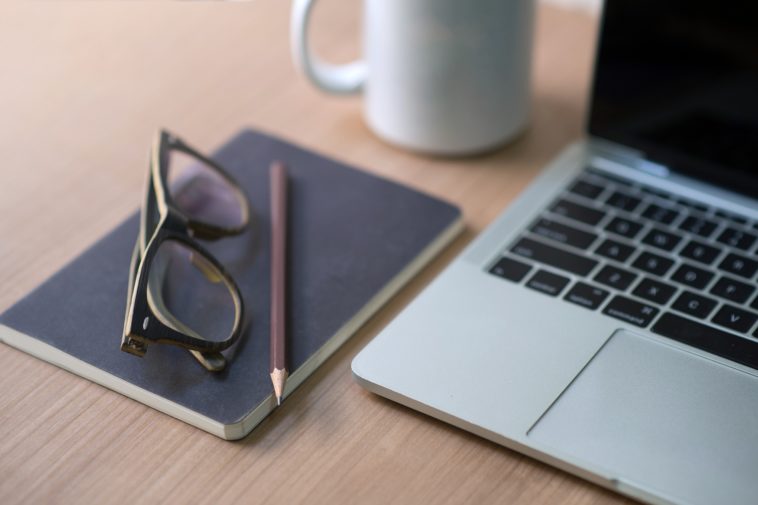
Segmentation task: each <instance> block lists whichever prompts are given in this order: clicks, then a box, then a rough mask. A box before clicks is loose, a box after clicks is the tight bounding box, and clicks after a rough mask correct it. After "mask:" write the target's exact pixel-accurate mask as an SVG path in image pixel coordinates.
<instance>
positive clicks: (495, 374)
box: [352, 0, 758, 504]
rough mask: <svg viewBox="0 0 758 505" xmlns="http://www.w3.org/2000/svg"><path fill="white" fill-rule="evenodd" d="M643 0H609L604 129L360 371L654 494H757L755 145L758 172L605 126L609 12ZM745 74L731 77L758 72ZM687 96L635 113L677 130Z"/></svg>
mask: <svg viewBox="0 0 758 505" xmlns="http://www.w3.org/2000/svg"><path fill="white" fill-rule="evenodd" d="M637 3H638V2H635V1H634V0H609V2H607V4H606V12H605V14H604V16H605V17H604V33H603V35H602V37H601V47H600V50H599V55H598V58H599V62H598V65H597V68H596V82H595V91H594V96H593V107H594V108H595V110H594V111H593V112H592V115H593V116H592V119H591V122H592V124H591V126H590V132H591V133H590V135H589V136H588V140H585V141H581V142H578V143H576V144H574V145H572V146H569V147H568V148H566V149H565V150H564V151H563V153H562V154H561V155H560V156H559V157H558V158H557V159H556V160H555V161H554V162H552V163H551V164H550V165H549V166H548V167H547V168H546V170H545V171H544V172H543V174H542V175H541V176H540V177H539V178H538V179H537V180H536V181H534V182H533V183H532V184H531V185H530V187H529V188H528V189H527V190H526V191H525V192H524V193H523V194H522V195H520V197H519V198H518V199H517V200H516V201H515V202H514V203H513V204H512V205H511V206H510V207H509V208H508V209H507V210H506V211H505V212H503V213H502V214H501V215H500V216H499V217H498V218H497V219H496V220H495V222H494V223H492V224H491V225H490V226H489V227H488V228H487V229H486V230H485V231H484V232H483V233H482V234H481V235H480V236H479V237H478V238H477V239H476V240H474V242H473V243H471V244H470V245H469V246H468V248H467V249H466V250H465V251H464V252H463V253H462V254H461V255H460V256H459V257H458V258H457V259H455V260H454V261H453V262H452V263H451V264H450V265H449V267H448V268H447V269H446V270H445V271H444V272H443V273H442V274H441V275H440V276H439V277H438V278H437V279H436V280H435V281H434V282H433V283H432V284H431V285H430V286H429V287H428V288H427V289H426V290H425V291H424V292H423V293H422V294H421V295H419V296H418V297H417V298H416V299H415V300H414V301H413V302H412V303H411V304H410V305H409V306H408V307H407V308H406V309H405V310H404V311H403V312H402V313H401V314H400V315H399V316H398V317H397V318H396V319H395V320H394V321H393V322H392V323H391V324H390V325H389V326H388V327H387V328H385V329H384V330H383V331H382V332H381V334H380V335H378V336H377V337H376V338H375V339H374V340H373V341H372V342H371V343H369V345H368V346H367V347H366V348H365V349H364V350H363V351H361V353H360V354H359V355H358V356H357V357H356V358H355V360H354V361H353V365H352V368H353V373H354V376H355V378H356V380H357V381H358V382H359V383H360V384H361V385H362V386H364V387H365V388H367V389H369V390H370V391H373V392H375V393H377V394H380V395H382V396H385V397H387V398H390V399H392V400H395V401H397V402H399V403H401V404H403V405H406V406H408V407H411V408H413V409H416V410H419V411H421V412H424V413H426V414H429V415H431V416H434V417H436V418H439V419H442V420H444V421H446V422H449V423H451V424H454V425H456V426H458V427H461V428H463V429H465V430H468V431H471V432H473V433H476V434H478V435H480V436H482V437H484V438H487V439H489V440H492V441H494V442H496V443H499V444H502V445H504V446H506V447H509V448H512V449H515V450H517V451H519V452H522V453H525V454H527V455H530V456H532V457H534V458H536V459H539V460H541V461H544V462H547V463H549V464H551V465H554V466H556V467H559V468H561V469H564V470H566V471H569V472H571V473H573V474H576V475H578V476H581V477H583V478H586V479H588V480H590V481H592V482H595V483H597V484H599V485H602V486H605V487H608V488H610V489H613V490H616V491H618V492H620V493H623V494H626V495H629V496H632V497H635V498H638V499H641V500H644V501H649V502H652V503H693V504H701V503H702V504H709V503H746V504H747V503H750V504H754V503H758V478H756V472H758V372H757V371H756V369H758V338H757V337H756V335H758V299H756V297H757V296H758V291H756V289H755V287H756V273H758V263H756V261H758V254H756V252H757V251H756V249H758V206H757V205H756V198H755V194H756V193H754V186H752V185H751V183H750V181H751V180H752V183H753V184H756V182H758V161H757V162H756V164H755V165H754V166H755V171H756V172H755V173H751V172H749V171H748V172H746V171H745V170H742V172H739V171H730V170H731V167H728V168H725V169H722V168H718V167H715V168H714V166H713V165H709V166H708V168H709V169H710V170H711V172H708V171H707V170H706V169H705V168H703V167H702V166H701V167H698V168H699V169H701V171H698V170H695V169H693V170H678V169H674V168H672V167H671V166H669V165H668V164H667V163H662V162H660V158H659V157H657V156H656V157H654V159H653V160H651V156H650V152H649V151H647V150H640V149H636V148H634V147H629V146H627V145H624V144H623V143H620V142H616V141H614V139H613V138H611V139H610V140H609V137H614V135H615V133H616V132H618V131H620V130H613V132H612V134H611V135H604V136H603V137H604V138H600V136H598V135H595V132H594V131H593V128H594V129H597V128H600V129H601V130H602V127H598V126H597V122H596V119H597V118H596V116H595V114H596V113H597V114H599V113H598V112H597V110H598V107H601V105H602V104H600V105H598V103H599V101H600V98H599V97H598V94H602V93H603V92H604V91H603V89H601V87H602V86H601V85H602V84H603V83H602V79H603V75H602V74H603V72H604V68H603V66H604V65H608V58H609V55H608V54H603V50H604V49H603V46H604V45H605V44H606V43H608V44H610V42H609V40H608V39H606V37H610V35H608V30H609V29H610V28H613V27H615V26H616V25H617V24H618V21H616V20H614V16H616V17H617V18H621V17H623V16H624V15H626V16H627V17H628V12H625V11H624V9H625V8H627V9H628V8H633V7H631V6H632V5H634V4H637ZM643 3H644V2H643ZM693 3H695V4H697V2H693ZM645 5H647V4H646V3H645ZM656 5H660V3H658V4H656ZM681 8H682V7H681V5H679V6H677V9H678V10H677V12H676V13H675V14H676V15H677V16H679V17H681V16H682V14H681ZM743 9H744V11H745V12H744V13H743V17H745V18H747V19H748V21H749V22H755V21H758V18H750V16H753V15H755V13H756V9H755V8H753V7H752V6H747V3H745V6H744V7H743ZM672 10H673V8H672ZM672 15H673V14H672ZM698 15H699V14H698ZM695 17H697V15H696V16H695ZM700 21H701V18H698V22H700ZM614 23H615V24H614ZM698 26H700V29H701V32H702V23H701V24H700V25H698ZM735 31H737V29H735ZM755 38H756V37H755V35H753V39H755ZM742 43H743V44H744V43H745V42H744V39H743V40H742ZM753 43H754V47H758V43H755V40H754V41H753ZM748 48H749V47H748ZM748 54H750V53H749V52H748ZM752 54H753V55H752V56H750V57H749V58H753V61H752V62H753V63H756V60H758V52H756V53H752ZM604 58H605V59H604ZM756 66H758V63H756ZM709 71H712V69H709ZM752 71H754V69H753V70H751V72H752ZM753 77H754V75H753V74H750V73H749V74H748V77H747V78H745V79H743V81H744V80H749V79H752V78H753ZM730 79H731V76H730ZM743 81H741V82H737V83H734V82H730V83H729V84H728V86H731V90H732V94H737V95H739V93H740V92H741V91H740V90H742V89H747V90H751V89H754V90H755V89H758V87H756V88H752V86H746V85H745V82H743ZM756 82H758V80H757V81H756ZM598 83H600V84H598ZM749 84H751V83H749ZM599 86H600V87H599ZM657 92H658V91H657V90H656V93H657ZM747 93H748V95H746V97H747V98H746V104H745V105H743V106H742V109H744V110H743V112H745V116H744V117H739V118H738V119H736V120H735V121H734V123H733V124H732V126H733V125H734V124H737V125H738V126H740V127H744V125H745V124H747V127H748V137H746V138H751V137H749V135H750V131H751V130H749V128H750V127H755V128H756V131H758V114H753V113H754V112H755V113H758V105H756V100H755V99H754V98H753V99H752V100H753V101H752V102H751V101H750V100H751V99H750V96H749V94H750V93H758V91H747ZM708 94H709V96H708V97H707V98H705V99H704V101H705V102H707V103H708V104H711V103H717V104H718V103H720V100H718V99H714V98H713V93H712V92H711V91H708ZM693 96H695V95H693ZM697 96H702V93H701V90H698V95H697ZM702 103H703V101H701V102H700V103H698V104H697V107H699V108H702ZM685 105H687V104H685ZM730 107H732V106H731V105H729V106H728V107H726V109H729V108H730ZM664 109H665V108H664ZM671 109H672V110H674V112H671V114H669V115H668V116H667V111H666V110H660V108H657V109H656V114H655V115H656V117H655V118H653V119H651V118H649V117H648V118H643V119H644V121H641V120H640V117H639V115H637V116H635V118H634V120H635V124H636V125H637V126H639V125H640V124H643V123H645V121H648V123H645V124H644V126H642V127H640V131H642V130H644V131H645V132H646V135H648V132H649V131H655V132H656V134H655V135H653V137H656V136H657V137H656V138H658V139H661V138H662V139H665V140H666V141H670V140H671V139H674V140H676V134H670V131H671V130H672V129H673V131H677V132H678V131H681V129H680V126H679V124H680V123H681V118H683V117H684V118H685V119H686V121H685V123H686V124H688V125H692V124H693V120H691V119H690V118H691V117H692V116H691V115H690V114H691V112H692V111H691V110H690V109H688V108H687V107H685V106H682V105H681V104H672V106H671ZM698 110H700V109H698ZM659 112H660V113H659ZM722 112H723V111H722ZM614 113H615V112H614ZM635 113H636V111H635ZM739 113H740V111H737V112H735V114H737V115H739ZM720 114H721V113H720ZM729 114H731V112H730V111H727V112H723V114H722V115H721V116H720V117H719V118H718V119H719V120H720V121H721V120H724V117H726V116H728V115H729ZM610 116H611V117H613V114H611V115H610ZM729 117H730V118H731V117H732V116H729ZM735 117H736V116H735ZM751 117H752V118H753V121H755V122H754V123H752V124H751V123H750V118H751ZM661 118H663V119H661ZM746 118H747V119H746ZM701 119H702V118H701ZM698 121H700V119H698V120H697V121H694V122H695V123H697V124H698V125H700V126H702V127H703V128H706V130H707V128H708V127H709V125H712V124H714V123H713V122H709V121H708V120H704V121H700V122H698ZM650 125H653V126H650ZM661 125H664V126H665V125H669V126H670V125H673V126H672V127H671V128H669V129H668V130H667V129H666V128H668V126H666V127H663V126H661ZM637 126H635V128H636V127H637ZM649 126H650V127H649ZM648 127H649V128H648ZM730 127H731V126H730ZM719 130H720V131H721V132H724V131H726V132H727V133H730V135H731V132H732V130H728V128H726V127H721V126H719ZM734 131H743V130H734ZM661 132H663V133H661ZM626 134H627V132H624V133H623V135H626ZM718 134H719V133H718V132H716V133H711V135H713V136H715V135H718ZM693 135H694V134H693ZM732 136H733V135H732ZM648 137H650V135H648ZM714 138H715V137H714ZM730 138H731V137H730ZM727 147H728V148H729V147H730V146H727ZM747 149H748V151H749V149H751V147H750V146H747ZM753 149H754V150H755V146H753ZM756 153H757V154H758V151H756ZM664 154H666V153H664ZM741 155H743V154H741ZM709 156H710V155H709ZM714 156H715V157H713V156H712V157H711V158H709V159H710V161H713V160H714V159H718V156H717V155H714ZM726 156H727V159H729V160H730V161H734V160H735V159H737V160H738V162H739V163H741V161H740V160H742V158H739V159H738V158H735V157H734V156H733V155H732V154H731V153H729V154H727V155H726ZM662 158H664V159H674V158H675V157H671V158H669V157H667V156H665V155H664V156H662ZM756 160H758V157H756ZM503 170H504V171H505V170H507V167H503ZM704 174H706V175H707V174H710V175H712V176H713V177H710V175H709V176H708V177H705V176H704ZM732 176H733V177H732ZM716 179H718V182H719V184H718V185H717V184H714V183H713V181H714V180H716ZM725 180H726V186H725V185H724V184H722V182H724V181H725ZM730 181H731V183H732V187H731V188H727V187H728V186H729V183H730ZM743 181H744V182H743ZM735 183H739V184H735ZM757 185H758V184H757ZM734 189H737V190H734Z"/></svg>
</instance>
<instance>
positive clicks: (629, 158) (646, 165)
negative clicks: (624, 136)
mask: <svg viewBox="0 0 758 505" xmlns="http://www.w3.org/2000/svg"><path fill="white" fill-rule="evenodd" d="M590 143H591V145H592V152H593V154H594V155H595V156H599V157H601V158H605V159H607V160H610V161H614V162H616V163H619V164H621V165H624V166H627V167H631V168H634V169H637V170H640V171H642V172H645V173H647V174H651V175H655V176H657V177H668V175H669V174H670V173H671V170H669V168H668V167H667V166H666V165H663V164H661V163H656V162H654V161H651V160H648V159H647V158H645V153H644V152H642V151H640V150H638V149H632V148H630V147H626V146H624V145H623V144H617V143H615V142H611V141H609V140H604V139H601V138H597V137H591V138H590Z"/></svg>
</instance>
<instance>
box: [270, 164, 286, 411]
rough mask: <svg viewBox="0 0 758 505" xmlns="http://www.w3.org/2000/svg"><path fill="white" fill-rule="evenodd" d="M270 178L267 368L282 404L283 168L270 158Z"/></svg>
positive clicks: (283, 330) (284, 279)
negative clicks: (269, 323)
mask: <svg viewBox="0 0 758 505" xmlns="http://www.w3.org/2000/svg"><path fill="white" fill-rule="evenodd" d="M269 173H270V178H271V335H270V337H271V353H270V354H271V358H270V365H269V371H270V373H271V382H272V383H273V385H274V395H276V404H277V405H281V404H282V396H283V394H284V383H285V382H286V381H287V376H288V375H289V372H288V371H287V363H286V356H285V352H286V326H285V309H286V307H285V305H286V293H285V285H286V282H285V281H286V272H285V270H286V258H287V169H286V167H285V166H284V163H282V162H281V161H274V162H273V163H271V168H270V171H269Z"/></svg>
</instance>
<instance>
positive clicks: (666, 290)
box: [632, 277, 676, 305]
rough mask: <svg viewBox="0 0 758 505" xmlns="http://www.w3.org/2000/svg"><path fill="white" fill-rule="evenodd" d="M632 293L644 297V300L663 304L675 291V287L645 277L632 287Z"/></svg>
mask: <svg viewBox="0 0 758 505" xmlns="http://www.w3.org/2000/svg"><path fill="white" fill-rule="evenodd" d="M632 293H633V294H634V295H635V296H639V297H640V298H644V299H645V300H649V301H651V302H654V303H658V304H660V305H664V304H666V303H667V302H668V301H669V300H670V299H671V297H672V296H674V293H676V288H675V287H674V286H672V285H670V284H666V283H664V282H660V281H656V280H654V279H651V278H650V277H645V278H644V279H642V281H641V282H640V283H639V284H638V285H637V287H636V288H634V291H632Z"/></svg>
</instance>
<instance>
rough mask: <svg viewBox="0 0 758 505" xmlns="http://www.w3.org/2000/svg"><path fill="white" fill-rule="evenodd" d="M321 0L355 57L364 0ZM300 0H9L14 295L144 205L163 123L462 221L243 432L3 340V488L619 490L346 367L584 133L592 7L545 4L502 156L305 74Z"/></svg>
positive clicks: (357, 495) (448, 497) (24, 498)
mask: <svg viewBox="0 0 758 505" xmlns="http://www.w3.org/2000/svg"><path fill="white" fill-rule="evenodd" d="M321 3H322V4H323V5H319V7H318V8H317V9H316V13H315V19H314V23H315V26H314V30H313V31H314V39H315V40H314V42H315V44H316V47H317V48H318V50H319V51H320V52H321V53H323V54H324V56H325V57H328V58H329V59H331V60H333V61H337V62H341V61H347V60H349V59H351V58H352V57H354V56H356V55H357V54H358V48H359V45H360V44H359V40H360V14H361V13H360V2H359V1H357V0H355V1H350V2H345V1H340V0H324V1H323V2H321ZM289 8H290V5H289V2H286V1H283V0H256V1H253V2H250V3H216V2H210V3H203V2H200V3H195V2H192V3H172V2H8V1H5V2H0V65H2V70H0V153H2V158H1V159H2V165H1V168H0V174H1V179H0V216H1V217H0V286H1V287H2V289H1V290H0V310H4V309H5V308H7V307H9V306H10V305H11V304H12V303H13V302H14V301H15V300H17V299H18V298H19V297H21V296H22V295H23V294H24V293H26V292H28V291H29V290H30V289H32V288H33V287H34V286H36V285H37V284H39V283H40V282H41V281H43V280H44V279H45V278H46V277H48V276H49V275H50V274H52V273H53V272H55V271H56V270H58V269H59V268H60V267H61V266H62V265H64V264H65V263H66V262H68V261H70V260H71V259H72V258H74V257H75V256H76V255H77V254H78V253H80V252H81V251H82V250H84V249H85V248H86V247H88V246H89V245H90V244H91V243H92V242H93V241H95V240H96V239H97V238H98V237H99V236H101V235H102V234H103V233H104V232H106V231H107V230H108V229H110V228H112V227H113V226H114V225H116V224H117V223H119V222H120V221H121V220H122V219H123V218H124V217H125V216H126V215H127V214H129V213H130V212H132V211H133V210H134V209H135V208H136V207H137V206H138V204H139V202H140V199H141V195H142V190H143V181H144V178H145V174H146V170H147V152H148V147H149V144H150V140H151V136H152V132H153V131H154V129H155V128H156V127H158V126H165V127H168V128H170V129H172V130H174V131H176V132H177V133H178V134H180V135H182V136H183V137H184V138H186V139H187V140H188V141H189V142H191V143H192V144H193V145H196V146H198V147H199V148H201V149H204V150H212V148H213V147H214V146H217V145H220V144H221V143H223V141H224V140H225V139H227V138H228V137H230V136H231V135H232V134H234V133H235V131H237V130H238V129H239V128H240V127H242V126H253V127H258V128H262V129H264V130H266V131H269V132H271V133H274V134H278V135H281V136H283V137H285V138H288V139H290V140H293V141H295V142H297V143H300V144H302V145H304V146H306V147H309V148H312V149H315V150H318V151H320V152H323V153H326V154H328V155H331V156H335V157H337V158H340V159H342V160H345V161H347V162H349V163H353V164H355V165H358V166H361V167H365V169H366V170H369V171H371V172H375V173H378V174H382V175H384V176H386V177H389V178H391V179H394V180H397V181H400V182H403V183H406V184H409V185H411V186H414V187H417V188H420V189H423V190H424V191H427V192H429V193H431V194H434V195H438V196H441V197H444V198H447V199H449V200H451V201H453V202H455V203H456V204H458V205H460V206H461V207H462V208H463V210H464V213H465V219H466V222H467V226H468V229H467V232H466V233H465V234H464V236H463V237H461V238H460V239H459V240H458V241H456V243H455V244H454V245H453V246H452V247H451V248H450V249H449V250H448V251H447V252H446V253H445V254H444V255H443V256H442V257H440V258H439V259H437V260H436V261H435V262H434V263H433V264H432V265H431V266H430V267H429V268H427V269H426V270H425V271H424V272H423V274H422V275H421V276H419V277H418V278H417V279H416V280H415V281H414V282H413V283H412V284H410V285H409V286H408V287H407V288H406V289H404V290H403V291H402V292H401V294H400V295H399V296H397V297H396V298H395V299H394V300H393V301H392V302H391V303H390V304H389V305H388V306H387V307H385V308H384V309H383V310H382V311H381V312H380V313H379V314H378V315H377V316H376V317H374V318H373V319H372V320H371V322H370V323H369V324H368V325H367V326H365V327H364V328H363V329H362V330H361V331H360V332H359V333H358V334H357V335H356V336H355V337H354V338H353V339H352V340H351V341H350V342H349V343H348V345H346V346H345V347H344V348H342V349H341V350H340V351H339V352H338V353H337V354H336V355H335V356H334V357H332V358H331V359H330V360H329V361H328V362H327V363H326V365H325V366H324V367H323V368H321V369H320V370H319V371H318V372H317V373H316V374H315V375H314V376H312V377H311V378H310V379H309V380H308V381H307V382H306V383H305V384H304V385H303V386H302V387H301V388H300V389H298V390H297V391H296V392H295V393H294V394H293V395H292V396H291V397H290V398H289V399H288V400H287V401H286V402H285V404H284V405H283V407H282V408H281V409H279V410H278V411H276V412H275V413H274V414H273V415H271V416H270V417H269V418H268V419H267V420H266V421H265V422H264V423H263V424H262V425H261V426H260V427H259V428H258V429H256V430H255V431H254V432H253V433H252V434H251V435H250V436H248V437H247V438H246V439H244V440H242V441H240V442H225V441H222V440H220V439H217V438H216V437H214V436H212V435H209V434H206V433H204V432H202V431H200V430H197V429H195V428H192V427H190V426H188V425H186V424H184V423H182V422H180V421H177V420H174V419H172V418H170V417H168V416H166V415H163V414H161V413H159V412H156V411H154V410H151V409H149V408H147V407H145V406H143V405H141V404H139V403H137V402H135V401H132V400H130V399H128V398H125V397H122V396H120V395H118V394H116V393H113V392H111V391H109V390H106V389H104V388H102V387H100V386H97V385H95V384H91V383H89V382H87V381H86V380H83V379H81V378H79V377H76V376H74V375H72V374H69V373H67V372H65V371H63V370H60V369H57V368H56V367H54V366H51V365H48V364H46V363H44V362H42V361H38V360H36V359H34V358H32V357H30V356H27V355H25V354H23V353H21V352H18V351H16V350H14V349H11V348H9V347H7V346H4V345H0V503H3V504H9V503H17V502H18V503H156V502H174V503H214V504H215V503H264V502H265V503H287V504H290V503H345V504H354V503H424V504H426V503H463V502H476V503H570V504H590V503H606V502H622V501H623V499H622V498H620V497H618V496H616V495H614V494H612V493H609V492H607V491H605V490H602V489H600V488H598V487H596V486H594V485H591V484H588V483H586V482H584V481H582V480H579V479H577V478H574V477H572V476H570V475H568V474H566V473H563V472H560V471H557V470H554V469H552V468H551V467H548V466H546V465H543V464H541V463H538V462H536V461H534V460H531V459H529V458H526V457H523V456H521V455H520V454H518V453H515V452H512V451H510V450H507V449H504V448H501V447H499V446H497V445H495V444H492V443H490V442H487V441H485V440H482V439H479V438H477V437H475V436H472V435H470V434H468V433H465V432H463V431H461V430H458V429H456V428H453V427H450V426H448V425H446V424H443V423H441V422H438V421H435V420H433V419H431V418H428V417H426V416H423V415H421V414H417V413H415V412H413V411H411V410H409V409H406V408H404V407H400V406H398V405H396V404H393V403H392V402H389V401H386V400H384V399H382V398H379V397H377V396H374V395H372V394H370V393H368V392H366V391H364V390H363V389H361V388H360V387H359V386H358V385H357V384H355V382H354V381H353V379H352V377H351V375H350V361H351V359H352V357H353V356H354V355H355V354H356V353H357V352H358V351H359V350H360V349H361V348H362V347H363V346H364V345H365V344H366V343H367V342H368V341H369V340H370V339H371V338H372V337H373V336H374V335H376V333H377V332H378V331H379V330H381V328H382V327H383V326H385V325H386V324H387V323H388V322H389V321H390V320H391V319H392V317H393V316H394V315H395V314H397V312H398V311H399V310H400V309H401V308H402V307H403V306H405V305H406V304H407V303H408V302H409V301H410V300H411V299H412V298H413V296H414V295H415V294H417V293H418V292H419V291H420V290H421V289H422V288H423V286H424V285H426V284H427V283H428V282H429V281H430V279H432V278H433V276H434V275H436V274H437V273H439V272H440V270H441V269H442V268H443V267H444V265H445V264H446V263H447V262H449V261H450V260H451V259H452V258H453V257H454V255H455V254H456V252H458V251H460V249H461V247H462V246H463V245H465V243H466V242H468V241H469V240H470V239H471V238H472V237H473V236H474V235H475V234H476V233H478V232H479V231H480V230H482V229H483V228H484V227H485V226H486V225H487V224H488V223H489V222H490V221H491V220H492V219H493V218H495V216H496V215H497V214H498V213H499V212H500V211H501V210H502V208H503V207H504V206H505V205H506V204H508V202H509V201H510V200H511V199H512V198H514V197H515V196H516V195H517V194H518V193H519V191H521V190H522V189H523V188H524V187H525V186H526V185H527V184H528V183H529V181H530V180H531V179H532V178H533V177H534V176H535V174H537V172H538V170H539V169H540V167H541V166H543V165H544V164H545V163H546V162H547V161H548V160H549V159H550V158H551V157H553V156H554V155H555V154H556V153H557V152H558V151H559V150H560V149H561V148H562V147H563V146H564V145H565V144H566V143H568V142H570V141H572V140H575V139H577V138H579V137H580V136H581V134H582V117H583V111H584V108H585V105H586V95H587V89H588V80H589V74H590V69H591V61H592V56H593V48H594V37H595V31H596V20H595V19H593V18H591V17H589V16H588V15H586V14H580V13H570V12H564V11H561V10H558V9H555V8H549V7H541V8H540V11H539V19H538V30H537V45H536V51H535V67H534V76H535V79H534V97H533V102H534V107H533V114H532V122H531V127H530V129H529V131H528V132H527V133H526V134H524V135H523V136H522V137H521V138H520V139H519V140H518V141H516V142H515V143H513V144H511V145H510V146H508V147H506V148H504V149H502V150H500V151H498V152H497V153H494V154H492V155H488V156H482V157H478V158H474V159H455V160H443V159H434V158H428V157H420V156H417V155H414V154H412V153H408V152H404V151H401V150H397V149H394V148H392V147H390V146H387V145H385V144H383V143H382V142H381V141H379V140H377V139H376V138H375V137H374V136H372V135H371V133H370V132H369V131H368V130H367V128H366V127H365V126H364V124H363V122H362V119H361V102H360V99H359V98H357V97H352V98H338V97H329V96H324V95H322V94H320V93H319V92H317V91H315V90H314V89H313V88H312V87H311V86H309V85H308V84H307V83H306V82H305V81H304V80H303V79H302V78H301V77H300V76H299V75H297V73H296V72H295V70H294V69H293V67H292V64H291V63H290V58H289V46H288V21H289V20H288V16H289ZM125 274H126V272H125ZM72 296H76V293H72ZM118 337H119V336H118V335H114V349H117V343H118ZM116 352H117V351H116Z"/></svg>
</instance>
